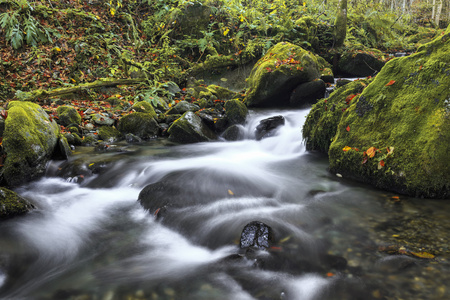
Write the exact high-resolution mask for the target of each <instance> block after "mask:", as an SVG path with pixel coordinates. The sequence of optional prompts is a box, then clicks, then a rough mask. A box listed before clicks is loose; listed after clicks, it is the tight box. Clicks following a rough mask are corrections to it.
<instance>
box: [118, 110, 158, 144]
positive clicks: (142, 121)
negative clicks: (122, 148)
mask: <svg viewBox="0 0 450 300" xmlns="http://www.w3.org/2000/svg"><path fill="white" fill-rule="evenodd" d="M118 129H119V131H120V132H121V133H122V134H124V135H125V134H127V133H132V134H134V135H136V136H138V137H140V138H142V139H144V140H146V139H152V138H155V137H157V135H158V132H159V126H158V122H156V120H155V119H154V118H153V117H152V115H151V114H149V113H143V112H134V113H131V114H129V115H126V116H124V117H122V118H121V119H120V122H119V127H118Z"/></svg>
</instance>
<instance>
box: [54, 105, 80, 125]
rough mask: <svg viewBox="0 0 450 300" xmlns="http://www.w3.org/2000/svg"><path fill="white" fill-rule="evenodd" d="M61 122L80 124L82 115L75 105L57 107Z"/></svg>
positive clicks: (63, 123)
mask: <svg viewBox="0 0 450 300" xmlns="http://www.w3.org/2000/svg"><path fill="white" fill-rule="evenodd" d="M56 113H57V115H58V120H59V124H61V125H62V126H68V125H69V124H80V123H81V116H80V114H79V113H78V111H77V110H76V109H75V107H73V106H59V107H58V108H57V109H56Z"/></svg>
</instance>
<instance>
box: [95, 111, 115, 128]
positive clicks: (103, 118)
mask: <svg viewBox="0 0 450 300" xmlns="http://www.w3.org/2000/svg"><path fill="white" fill-rule="evenodd" d="M91 121H92V122H94V123H95V124H96V125H100V126H103V125H106V126H112V125H113V124H114V122H115V121H114V119H112V118H110V117H108V116H107V115H106V114H103V113H98V114H93V115H91Z"/></svg>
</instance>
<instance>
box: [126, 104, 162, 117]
mask: <svg viewBox="0 0 450 300" xmlns="http://www.w3.org/2000/svg"><path fill="white" fill-rule="evenodd" d="M131 110H134V111H135V112H144V113H149V114H150V115H151V116H152V117H156V112H155V109H154V108H153V106H152V105H151V104H150V103H148V102H147V101H139V102H136V103H135V104H133V106H131Z"/></svg>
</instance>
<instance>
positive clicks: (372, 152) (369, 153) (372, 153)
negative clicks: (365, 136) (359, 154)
mask: <svg viewBox="0 0 450 300" xmlns="http://www.w3.org/2000/svg"><path fill="white" fill-rule="evenodd" d="M376 150H377V149H376V148H375V147H370V148H369V149H367V151H366V153H367V156H368V157H370V158H372V157H374V156H375V152H376Z"/></svg>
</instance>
